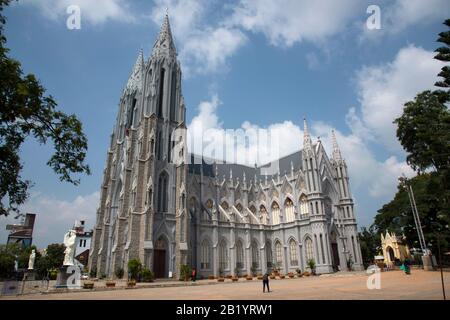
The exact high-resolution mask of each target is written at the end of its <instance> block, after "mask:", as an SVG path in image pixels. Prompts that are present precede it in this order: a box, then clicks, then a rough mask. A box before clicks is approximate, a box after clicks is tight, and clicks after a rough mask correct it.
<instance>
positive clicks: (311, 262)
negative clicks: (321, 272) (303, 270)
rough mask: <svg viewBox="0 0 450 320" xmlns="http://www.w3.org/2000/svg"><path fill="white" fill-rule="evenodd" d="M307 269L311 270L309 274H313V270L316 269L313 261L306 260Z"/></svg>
mask: <svg viewBox="0 0 450 320" xmlns="http://www.w3.org/2000/svg"><path fill="white" fill-rule="evenodd" d="M307 264H308V267H309V268H310V269H311V273H314V271H315V270H314V268H315V267H316V262H315V261H314V259H309V260H308V263H307Z"/></svg>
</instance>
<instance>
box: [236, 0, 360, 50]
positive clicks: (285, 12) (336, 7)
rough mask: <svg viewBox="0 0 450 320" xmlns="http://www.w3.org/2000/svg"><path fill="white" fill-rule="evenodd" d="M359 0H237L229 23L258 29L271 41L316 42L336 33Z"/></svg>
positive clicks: (344, 26) (343, 25) (355, 11)
mask: <svg viewBox="0 0 450 320" xmlns="http://www.w3.org/2000/svg"><path fill="white" fill-rule="evenodd" d="M363 6H364V4H363V3H362V2H361V1H360V0H342V1H335V0H323V1H308V0H260V1H251V0H241V1H240V2H239V4H238V5H237V6H236V7H235V9H234V14H233V16H232V17H231V18H230V23H231V24H233V25H238V26H241V27H242V28H244V29H246V30H249V31H252V32H262V33H263V34H264V35H265V36H266V37H267V38H268V40H269V41H270V43H271V44H273V45H284V46H288V47H289V46H292V45H293V44H294V43H296V42H301V41H302V40H308V41H312V42H320V41H322V40H324V39H326V38H327V37H330V36H333V35H336V34H338V33H339V32H341V31H343V30H344V29H345V28H346V27H347V26H348V24H349V22H350V20H351V19H352V18H353V17H355V15H356V14H357V13H358V12H365V11H361V10H362V8H363Z"/></svg>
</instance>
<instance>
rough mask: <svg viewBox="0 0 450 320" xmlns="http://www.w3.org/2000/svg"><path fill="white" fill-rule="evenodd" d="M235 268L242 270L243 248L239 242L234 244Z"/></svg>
mask: <svg viewBox="0 0 450 320" xmlns="http://www.w3.org/2000/svg"><path fill="white" fill-rule="evenodd" d="M236 268H238V269H242V268H244V246H243V245H242V242H241V240H238V241H237V242H236Z"/></svg>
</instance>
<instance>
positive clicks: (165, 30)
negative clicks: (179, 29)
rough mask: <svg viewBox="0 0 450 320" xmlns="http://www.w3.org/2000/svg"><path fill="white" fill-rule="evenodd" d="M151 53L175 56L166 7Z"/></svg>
mask: <svg viewBox="0 0 450 320" xmlns="http://www.w3.org/2000/svg"><path fill="white" fill-rule="evenodd" d="M152 55H169V56H176V55H177V50H176V48H175V43H174V41H173V37H172V30H171V29H170V22H169V9H167V8H166V15H165V17H164V21H163V23H162V25H161V30H160V32H159V37H158V39H157V40H156V42H155V44H154V46H153V54H152Z"/></svg>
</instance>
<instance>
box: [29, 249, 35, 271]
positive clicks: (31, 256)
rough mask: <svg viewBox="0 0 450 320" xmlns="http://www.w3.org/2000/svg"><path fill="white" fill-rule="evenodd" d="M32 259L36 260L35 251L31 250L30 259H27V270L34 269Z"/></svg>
mask: <svg viewBox="0 0 450 320" xmlns="http://www.w3.org/2000/svg"><path fill="white" fill-rule="evenodd" d="M34 259H36V251H35V250H34V249H33V250H31V254H30V259H28V270H33V269H34Z"/></svg>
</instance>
